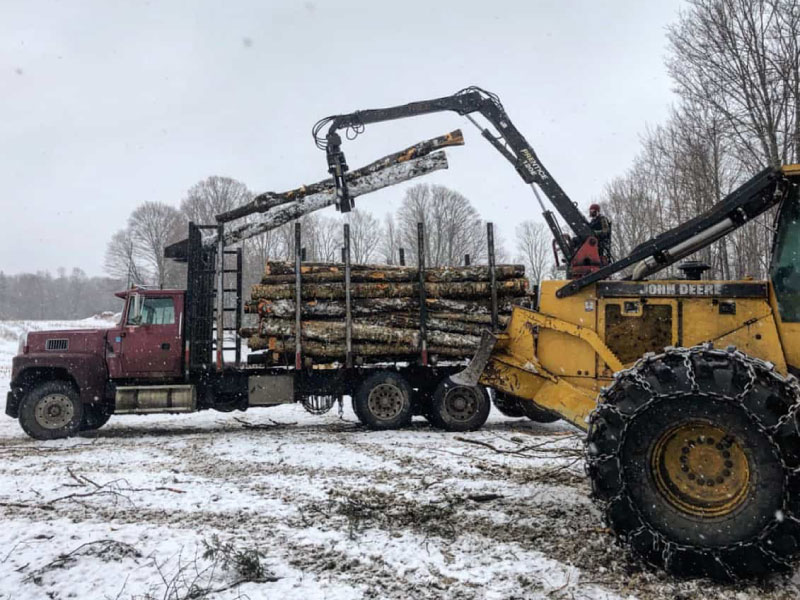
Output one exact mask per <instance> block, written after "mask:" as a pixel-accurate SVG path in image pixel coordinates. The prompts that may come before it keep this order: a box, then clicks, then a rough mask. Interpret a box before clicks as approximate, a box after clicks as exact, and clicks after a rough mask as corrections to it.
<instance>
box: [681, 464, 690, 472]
mask: <svg viewBox="0 0 800 600" xmlns="http://www.w3.org/2000/svg"><path fill="white" fill-rule="evenodd" d="M688 470H689V467H687V466H686V465H681V471H683V472H684V473H686V472H687V471H688Z"/></svg>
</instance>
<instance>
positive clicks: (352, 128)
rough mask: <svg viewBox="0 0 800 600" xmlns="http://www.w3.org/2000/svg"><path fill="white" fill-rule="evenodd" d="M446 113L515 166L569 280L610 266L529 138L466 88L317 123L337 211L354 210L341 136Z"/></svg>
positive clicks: (495, 103) (485, 96)
mask: <svg viewBox="0 0 800 600" xmlns="http://www.w3.org/2000/svg"><path fill="white" fill-rule="evenodd" d="M445 111H452V112H456V113H458V114H460V115H463V116H465V117H467V119H469V121H470V122H471V123H472V124H473V125H475V126H476V127H477V128H478V129H480V130H481V135H482V136H483V137H484V138H485V139H486V140H487V141H488V142H489V143H490V144H491V145H492V146H493V147H494V148H495V149H496V150H497V151H498V152H500V154H501V155H502V156H503V157H504V158H505V159H506V160H507V161H508V162H510V163H511V164H512V165H513V166H514V168H515V169H516V171H517V173H519V175H520V177H522V180H523V181H524V182H525V183H527V184H529V185H530V186H531V189H532V190H533V193H534V195H535V196H536V199H537V201H538V202H539V205H540V207H541V209H542V214H543V216H544V220H545V222H546V223H547V226H548V227H549V228H550V231H551V232H552V233H553V239H554V244H555V246H557V247H558V249H559V250H560V251H561V253H562V255H563V256H564V257H565V259H566V263H567V272H568V276H569V277H579V276H582V275H585V274H588V273H591V272H593V271H595V270H597V269H599V268H601V267H603V266H605V265H606V264H607V262H608V261H607V260H606V259H605V258H604V257H602V256H601V255H600V251H599V244H598V240H597V237H596V236H595V235H594V233H593V232H592V228H591V227H590V225H589V223H588V221H587V220H586V218H585V217H584V216H583V214H582V213H581V212H580V210H578V208H577V206H576V204H575V203H574V202H573V201H572V200H571V199H570V198H569V196H567V194H566V192H564V190H563V189H562V188H561V186H560V185H559V184H558V182H557V181H556V180H555V179H554V178H553V176H552V175H551V174H550V173H549V172H548V170H547V169H546V168H545V166H544V165H543V164H542V162H541V160H539V157H538V156H537V155H536V152H535V151H534V149H533V147H532V146H531V145H530V144H529V143H528V141H527V140H526V139H525V136H523V135H522V134H521V133H520V132H519V130H518V129H517V128H516V127H515V126H514V123H513V122H512V121H511V119H510V118H509V117H508V114H507V113H506V110H505V108H504V107H503V105H502V103H501V102H500V99H499V98H498V97H497V95H495V94H493V93H491V92H488V91H486V90H484V89H481V88H479V87H468V88H465V89H463V90H461V91H459V92H457V93H455V94H453V95H451V96H443V97H441V98H434V99H432V100H422V101H418V102H411V103H409V104H403V105H399V106H392V107H388V108H378V109H369V110H359V111H356V112H352V113H348V114H342V115H332V116H329V117H325V118H324V119H321V120H320V121H318V122H317V123H316V125H314V128H313V130H312V134H313V136H314V140H315V141H316V143H317V146H318V147H319V148H320V149H323V150H325V153H326V156H327V160H328V172H329V173H330V174H331V175H332V176H333V178H334V182H335V184H336V193H337V196H338V202H337V208H338V209H339V210H341V211H342V212H348V211H349V210H351V208H352V207H353V205H354V203H353V199H352V198H351V197H350V194H349V191H348V186H347V181H346V179H345V173H347V171H348V166H347V161H346V159H345V155H344V152H343V151H342V138H341V135H340V134H339V133H338V131H340V130H345V136H346V138H347V139H354V138H355V137H356V136H357V135H359V134H360V133H361V132H363V130H364V127H365V126H366V125H369V124H371V123H380V122H383V121H393V120H396V119H405V118H409V117H418V116H421V115H427V114H431V113H437V112H445ZM474 113H480V114H481V115H483V117H484V118H485V119H486V120H487V121H489V123H490V124H491V126H492V127H494V129H495V132H494V133H493V132H492V131H491V130H490V129H489V128H487V127H482V126H481V125H480V124H479V123H478V121H477V120H476V119H475V118H474V117H473V116H472V115H473V114H474ZM326 127H327V133H326V134H325V135H324V136H323V135H322V132H323V130H324V129H325V128H326ZM537 188H538V189H537ZM538 190H541V191H542V192H543V193H544V194H545V196H547V198H548V200H549V201H550V202H551V203H552V205H553V206H554V207H555V209H556V210H557V211H558V213H559V215H561V217H562V218H563V219H564V221H566V223H567V225H568V226H569V229H570V230H571V232H572V234H573V235H572V236H569V235H567V234H565V233H564V231H562V229H561V226H560V225H559V223H558V220H557V219H556V216H555V214H553V212H552V211H551V210H548V209H547V208H546V207H545V205H544V202H543V201H542V198H541V195H540V194H539V191H538Z"/></svg>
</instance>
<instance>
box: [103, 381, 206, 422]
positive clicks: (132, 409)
mask: <svg viewBox="0 0 800 600" xmlns="http://www.w3.org/2000/svg"><path fill="white" fill-rule="evenodd" d="M195 410H197V395H196V393H195V387H194V386H193V385H133V386H125V387H118V388H117V395H116V408H115V409H114V414H116V415H145V414H153V413H189V412H194V411H195Z"/></svg>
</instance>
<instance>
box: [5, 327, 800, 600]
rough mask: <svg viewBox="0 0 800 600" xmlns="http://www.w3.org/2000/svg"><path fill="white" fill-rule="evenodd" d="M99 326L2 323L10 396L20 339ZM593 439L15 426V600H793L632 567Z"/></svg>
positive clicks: (425, 430)
mask: <svg viewBox="0 0 800 600" xmlns="http://www.w3.org/2000/svg"><path fill="white" fill-rule="evenodd" d="M101 323H105V324H108V323H109V322H108V321H107V320H105V321H104V320H103V319H88V320H84V321H78V322H60V323H54V322H8V321H6V322H0V394H2V395H3V398H5V393H6V391H7V389H8V378H9V371H10V365H11V357H12V356H13V355H14V354H15V353H16V348H17V341H16V336H17V335H18V334H19V333H20V332H21V331H22V330H23V329H26V328H27V329H32V328H35V329H44V328H51V327H96V326H98V325H99V324H101ZM580 440H581V438H580V436H579V435H578V434H577V433H576V432H575V431H574V430H573V429H571V428H570V427H568V426H566V425H563V424H558V423H556V424H553V425H538V424H535V423H532V422H530V421H526V420H515V419H507V418H505V417H502V416H499V414H498V413H496V412H494V413H493V414H492V416H491V417H490V420H489V422H488V423H487V425H486V426H485V427H484V429H483V430H482V431H479V432H475V433H470V434H452V433H443V432H439V431H435V430H433V429H431V428H430V427H429V426H428V425H427V423H426V422H425V421H424V420H421V419H420V420H415V421H414V424H413V426H412V427H410V428H409V429H406V430H403V431H396V432H370V431H366V430H364V429H363V428H361V427H360V426H359V425H358V424H357V422H356V420H355V417H354V416H353V414H352V412H351V410H350V407H349V406H345V410H344V414H343V416H342V417H341V418H340V417H339V415H338V414H337V410H336V408H335V407H334V409H333V410H332V411H331V412H330V413H328V414H326V415H323V416H312V415H309V414H307V413H305V412H304V411H303V410H302V409H301V408H300V407H299V406H286V407H280V408H271V409H254V410H253V411H251V412H247V413H230V414H222V413H214V412H204V413H199V414H196V415H184V416H151V417H138V416H122V417H113V418H112V419H111V421H110V422H109V424H108V425H106V426H105V427H104V428H102V429H101V430H99V431H97V432H93V433H91V434H87V435H84V436H82V437H79V438H74V439H70V440H60V441H52V442H36V441H33V440H30V439H28V438H27V437H26V436H25V435H24V434H23V432H22V430H21V429H20V428H19V426H18V424H17V423H16V421H13V420H12V419H10V418H7V417H4V416H3V417H2V418H0V457H2V462H1V463H0V514H1V515H2V526H1V527H0V599H2V600H11V599H14V600H23V599H39V598H54V599H61V598H78V599H94V598H97V599H106V598H108V599H134V598H135V599H142V600H144V599H151V598H153V599H155V598H158V599H162V598H163V599H179V598H180V599H182V598H220V599H223V598H224V599H233V598H250V599H252V600H256V599H258V598H302V599H303V600H316V599H323V598H324V599H340V598H341V599H344V598H348V599H349V598H398V599H399V598H415V599H417V598H423V599H424V598H459V599H471V598H476V599H477V598H487V599H494V598H497V599H500V598H555V599H559V598H563V599H581V598H589V599H616V598H640V599H651V598H653V599H655V598H664V599H667V598H669V599H672V598H681V599H683V598H685V599H689V598H701V597H702V598H714V599H717V598H718V599H723V598H725V599H728V598H736V600H749V599H756V598H759V599H760V598H770V599H775V600H777V599H784V598H785V599H787V600H788V599H789V598H797V597H798V593H799V591H800V574H795V576H794V577H793V578H792V579H787V578H775V579H773V580H771V581H768V582H765V583H762V584H759V585H752V586H736V587H732V586H728V587H725V586H718V585H716V584H713V583H709V582H707V581H678V580H674V579H671V578H668V577H666V576H664V575H661V574H659V573H652V572H650V571H648V570H646V569H643V568H642V567H641V566H640V565H639V564H638V563H637V562H635V561H632V560H630V559H628V558H627V557H626V556H625V554H624V552H623V551H622V550H620V549H619V548H618V547H616V546H615V544H614V542H613V539H612V537H611V536H610V535H609V534H608V532H607V531H606V530H605V529H603V526H602V523H601V519H600V515H599V514H598V512H597V510H595V508H594V507H593V506H592V504H591V502H590V501H589V499H588V492H589V489H588V484H587V480H586V478H585V477H584V475H583V468H582V461H581V452H582V450H581V441H580ZM476 442H480V443H476Z"/></svg>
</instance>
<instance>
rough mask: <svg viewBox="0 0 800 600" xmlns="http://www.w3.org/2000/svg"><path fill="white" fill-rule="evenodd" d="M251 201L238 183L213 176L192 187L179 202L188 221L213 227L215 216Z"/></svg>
mask: <svg viewBox="0 0 800 600" xmlns="http://www.w3.org/2000/svg"><path fill="white" fill-rule="evenodd" d="M252 199H253V193H252V192H251V191H250V190H249V189H247V186H246V185H245V184H243V183H241V182H240V181H236V180H235V179H231V178H230V177H220V176H218V175H213V176H211V177H208V178H206V179H204V180H203V181H201V182H199V183H197V184H195V185H193V186H192V187H191V188H189V191H188V192H186V197H185V198H184V199H183V200H182V201H181V209H180V210H181V212H182V213H183V214H184V216H185V217H186V218H187V219H188V220H189V221H194V222H195V223H198V224H203V225H213V224H214V223H216V222H217V221H216V218H215V217H216V215H218V214H220V213H223V212H227V211H229V210H232V209H234V208H236V207H237V206H241V205H242V204H245V203H246V202H250V200H252Z"/></svg>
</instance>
